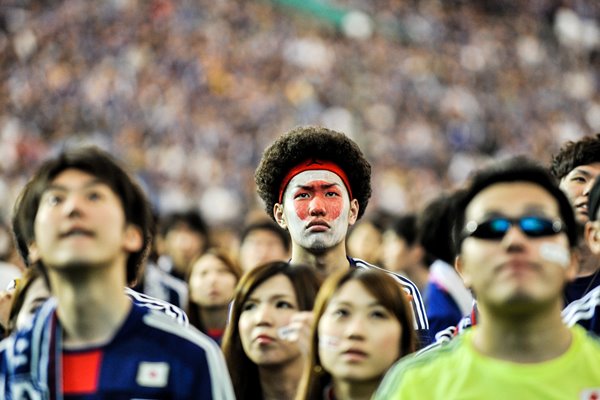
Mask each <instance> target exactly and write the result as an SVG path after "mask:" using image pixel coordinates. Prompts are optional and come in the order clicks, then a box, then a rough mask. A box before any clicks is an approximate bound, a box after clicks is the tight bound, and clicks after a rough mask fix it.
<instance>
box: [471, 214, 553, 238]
mask: <svg viewBox="0 0 600 400" xmlns="http://www.w3.org/2000/svg"><path fill="white" fill-rule="evenodd" d="M514 225H517V226H518V227H519V229H521V231H522V232H523V233H524V234H525V235H527V236H528V237H530V238H538V237H544V236H552V235H556V234H558V233H560V232H562V231H563V229H564V225H563V223H562V222H561V221H560V220H558V219H555V220H551V219H548V218H544V217H536V216H533V215H527V216H524V217H521V218H506V217H494V218H490V219H488V220H486V221H483V222H476V221H469V222H467V225H465V231H464V234H463V239H465V238H467V237H474V238H478V239H486V240H500V239H502V238H503V237H504V235H506V232H508V230H509V229H510V228H511V226H514Z"/></svg>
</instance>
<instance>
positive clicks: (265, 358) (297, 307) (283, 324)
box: [223, 261, 321, 400]
mask: <svg viewBox="0 0 600 400" xmlns="http://www.w3.org/2000/svg"><path fill="white" fill-rule="evenodd" d="M320 283H321V280H320V279H319V277H318V276H317V275H316V272H315V271H314V270H313V269H312V268H310V267H307V266H300V265H290V264H289V263H287V262H281V261H276V262H272V263H268V264H264V265H262V266H259V267H257V268H255V269H253V270H251V271H249V272H248V273H247V274H246V275H244V276H243V277H242V279H241V281H240V282H239V284H238V286H237V288H236V294H235V297H234V300H233V303H232V306H231V318H230V323H229V325H228V326H227V329H226V330H225V335H224V337H223V352H224V353H225V360H226V361H227V365H228V367H229V371H230V374H231V379H232V383H233V387H234V388H235V394H236V397H237V399H238V400H245V399H248V400H260V399H277V400H280V399H293V398H294V396H295V394H296V390H297V387H298V381H299V380H300V377H301V375H302V368H303V366H304V363H305V361H306V360H305V355H304V353H303V352H302V350H301V346H300V345H299V343H298V341H297V340H291V339H290V335H289V333H290V332H289V331H290V330H291V328H290V326H293V325H294V317H296V316H298V314H299V313H301V312H302V311H311V310H312V307H313V304H314V300H315V297H316V295H317V291H318V290H319V286H320Z"/></svg>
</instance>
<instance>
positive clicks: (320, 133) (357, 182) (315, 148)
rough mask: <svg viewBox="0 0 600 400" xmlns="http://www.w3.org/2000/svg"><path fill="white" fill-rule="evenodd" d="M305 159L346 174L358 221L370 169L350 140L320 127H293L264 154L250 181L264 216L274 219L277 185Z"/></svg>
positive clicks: (364, 204) (365, 200)
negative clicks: (334, 166)
mask: <svg viewBox="0 0 600 400" xmlns="http://www.w3.org/2000/svg"><path fill="white" fill-rule="evenodd" d="M307 159H315V160H327V161H331V162H334V163H335V164H337V165H338V166H339V167H340V168H341V169H342V170H343V171H344V172H345V173H346V175H347V177H348V182H349V184H350V188H351V190H352V194H353V197H354V198H355V199H356V200H357V201H358V205H359V208H358V218H360V217H362V215H363V214H364V212H365V210H366V208H367V204H368V203H369V198H370V197H371V165H370V164H369V162H368V161H367V160H366V158H365V156H364V155H363V153H362V151H361V150H360V148H359V147H358V145H357V144H356V143H355V142H354V141H353V140H352V139H350V138H349V137H347V136H346V135H344V134H343V133H340V132H336V131H333V130H331V129H327V128H324V127H320V126H300V127H296V128H294V129H292V130H290V131H288V132H286V133H284V134H283V135H281V136H280V137H279V138H277V140H275V142H273V144H271V146H269V147H268V148H267V149H266V150H265V151H264V153H263V156H262V159H261V160H260V164H259V165H258V168H257V169H256V172H255V174H254V179H255V182H256V187H257V190H258V195H259V196H260V197H261V199H262V200H263V201H264V203H265V210H266V212H267V214H269V215H270V216H271V218H273V219H274V216H273V206H274V205H275V204H276V203H277V202H278V201H279V189H280V186H281V182H282V181H283V179H284V178H285V176H286V174H287V173H288V171H290V170H291V169H292V168H293V167H295V166H296V165H298V164H299V163H301V162H302V161H305V160H307Z"/></svg>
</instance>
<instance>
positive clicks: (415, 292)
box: [348, 257, 431, 348]
mask: <svg viewBox="0 0 600 400" xmlns="http://www.w3.org/2000/svg"><path fill="white" fill-rule="evenodd" d="M348 260H349V261H350V265H351V266H353V267H356V268H363V269H378V270H380V271H383V272H385V273H387V274H389V275H391V276H392V277H394V278H395V279H396V280H397V281H398V282H399V283H400V285H402V288H403V289H404V291H405V292H406V294H408V295H409V297H410V299H411V301H410V305H411V308H412V310H413V316H414V323H415V330H416V331H417V337H418V339H419V343H418V345H419V346H418V347H419V348H420V347H424V346H426V345H428V344H429V343H431V338H430V336H429V322H428V321H427V314H426V312H425V305H424V303H423V298H422V297H421V293H420V292H419V289H418V288H417V285H415V284H414V283H413V282H412V281H411V280H410V279H408V278H405V277H404V276H402V275H399V274H396V273H394V272H392V271H389V270H387V269H383V268H380V267H377V266H375V265H372V264H369V263H368V262H366V261H363V260H361V259H358V258H352V257H348Z"/></svg>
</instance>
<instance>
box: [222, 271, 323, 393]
mask: <svg viewBox="0 0 600 400" xmlns="http://www.w3.org/2000/svg"><path fill="white" fill-rule="evenodd" d="M277 275H284V276H286V277H287V278H288V279H289V280H290V283H291V284H292V286H293V287H294V292H295V294H296V298H297V300H298V308H299V310H300V311H310V310H312V308H313V305H314V301H315V298H316V296H317V292H318V290H319V286H320V285H321V279H320V278H319V276H318V275H317V272H316V271H315V270H314V268H311V267H308V266H304V265H291V264H289V263H287V262H283V261H274V262H271V263H267V264H263V265H261V266H259V267H257V268H255V269H253V270H250V271H249V272H248V273H246V274H245V275H244V276H243V277H242V279H241V280H240V282H238V285H237V287H236V291H235V296H234V299H233V302H232V304H231V312H230V318H229V324H228V325H227V328H226V329H225V334H224V335H223V346H222V347H223V353H224V354H225V361H226V362H227V366H228V367H229V372H230V374H231V381H232V383H233V388H234V390H235V395H236V398H237V399H238V400H244V399H249V400H255V399H261V398H262V388H261V386H260V378H259V375H258V367H257V366H256V364H254V362H253V361H252V360H250V358H248V356H247V355H246V353H245V352H244V348H243V347H242V341H241V339H240V331H239V320H240V316H241V314H242V311H243V307H244V303H246V301H247V300H248V298H249V297H250V296H251V295H252V293H253V292H254V290H256V288H257V287H259V286H260V285H262V284H263V283H264V282H266V281H267V280H268V279H270V278H272V277H274V276H277Z"/></svg>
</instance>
